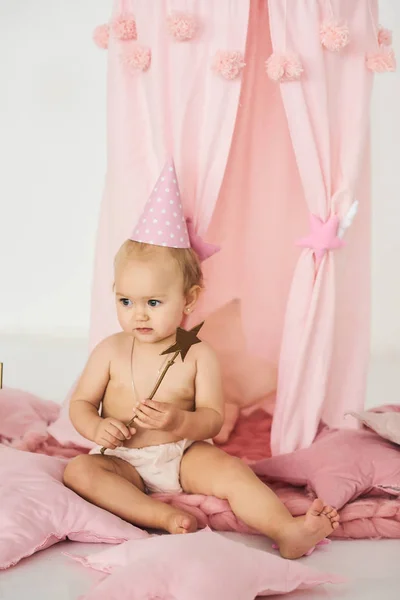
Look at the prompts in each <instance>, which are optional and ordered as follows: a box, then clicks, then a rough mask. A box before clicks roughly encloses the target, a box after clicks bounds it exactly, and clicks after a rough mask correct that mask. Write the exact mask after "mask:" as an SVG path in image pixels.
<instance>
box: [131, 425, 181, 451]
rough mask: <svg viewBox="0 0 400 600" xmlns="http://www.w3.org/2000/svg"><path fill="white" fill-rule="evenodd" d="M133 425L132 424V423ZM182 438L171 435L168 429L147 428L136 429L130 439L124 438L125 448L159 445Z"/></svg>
mask: <svg viewBox="0 0 400 600" xmlns="http://www.w3.org/2000/svg"><path fill="white" fill-rule="evenodd" d="M133 427H134V425H133ZM181 439H182V438H181V437H177V436H176V435H173V434H172V433H171V432H170V431H154V430H149V429H139V428H138V429H137V430H136V433H135V434H134V435H133V436H132V437H131V439H130V440H126V442H125V443H124V446H125V447H126V448H145V447H147V446H159V445H160V444H170V443H171V442H179V441H180V440H181Z"/></svg>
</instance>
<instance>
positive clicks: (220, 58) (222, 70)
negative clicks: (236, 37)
mask: <svg viewBox="0 0 400 600" xmlns="http://www.w3.org/2000/svg"><path fill="white" fill-rule="evenodd" d="M245 66H246V63H245V62H244V60H243V54H242V53H241V52H237V51H229V50H218V52H217V53H216V54H215V56H214V60H213V63H212V69H213V71H214V72H215V73H218V75H221V77H224V78H225V79H236V77H239V75H240V73H241V71H242V69H243V67H245Z"/></svg>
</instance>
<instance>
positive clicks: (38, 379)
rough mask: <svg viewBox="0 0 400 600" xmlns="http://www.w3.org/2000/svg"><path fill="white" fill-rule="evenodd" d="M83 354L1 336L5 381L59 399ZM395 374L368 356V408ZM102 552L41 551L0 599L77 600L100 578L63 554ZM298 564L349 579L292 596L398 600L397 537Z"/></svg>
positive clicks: (1, 588)
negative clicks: (345, 581)
mask: <svg viewBox="0 0 400 600" xmlns="http://www.w3.org/2000/svg"><path fill="white" fill-rule="evenodd" d="M85 356H86V343H85V341H84V340H75V339H70V340H66V339H63V340H57V339H50V338H48V339H47V338H22V337H11V336H0V361H1V362H3V363H4V385H5V386H10V387H18V388H21V389H24V390H28V391H31V392H33V393H36V394H38V395H39V396H41V397H43V398H46V399H52V400H55V401H56V402H61V401H62V400H63V397H64V396H65V394H66V393H67V391H68V389H69V387H70V385H71V382H73V380H74V379H75V378H76V376H77V375H78V373H79V371H80V369H81V368H82V366H83V364H84V361H85ZM399 372H400V357H386V358H382V359H376V360H374V361H372V364H371V371H370V379H369V389H368V398H367V406H368V407H371V406H375V405H378V404H383V403H385V404H387V403H399V402H400V394H399V388H400V383H399V382H398V381H397V379H398V374H399ZM225 535H228V536H232V537H236V538H237V537H240V539H241V540H242V541H243V542H245V543H247V544H251V545H254V546H257V547H260V548H263V549H265V550H266V551H272V550H271V544H270V543H269V541H268V540H266V539H262V538H259V537H251V536H238V535H237V534H225ZM0 536H1V532H0ZM101 549H102V546H101V545H98V544H78V543H76V542H64V543H60V544H57V545H56V546H53V547H52V548H49V549H48V550H45V551H43V552H39V553H38V554H36V555H35V556H33V557H31V558H29V559H26V560H25V561H23V562H22V563H20V564H19V565H17V566H16V567H14V568H12V569H9V570H8V571H4V572H1V573H0V600H22V599H23V598H24V599H25V598H29V599H30V600H39V599H40V600H53V599H54V598H57V600H77V599H78V598H79V596H80V595H81V594H84V593H85V592H87V591H88V590H89V589H90V587H91V586H92V585H93V584H94V583H95V582H96V581H98V580H99V579H100V578H101V575H100V574H98V573H96V572H92V571H90V570H88V569H85V568H84V567H81V566H80V565H78V564H75V563H73V562H72V561H70V560H69V559H68V558H67V557H65V556H63V552H65V551H68V552H73V553H79V554H89V553H91V552H94V551H100V550H101ZM302 561H304V562H305V563H306V564H308V565H309V566H313V567H315V568H319V569H321V570H324V571H329V572H331V573H335V574H338V575H341V576H345V577H347V578H348V582H347V583H346V584H344V585H340V586H325V587H323V588H319V589H317V590H314V591H312V592H298V593H294V594H292V595H290V596H288V597H290V598H293V599H300V598H302V599H303V600H305V599H307V600H320V599H326V598H332V599H338V600H361V599H362V600H373V599H374V600H375V599H376V600H378V599H380V598H384V599H385V600H398V598H399V597H400V568H399V561H400V540H379V541H370V540H361V541H346V542H339V541H336V542H333V543H332V544H330V545H329V546H327V547H326V548H323V549H322V550H318V551H316V552H314V554H313V555H312V556H310V557H308V558H304V559H302ZM187 600H190V598H188V599H187ZM205 600H206V599H205ZM221 600H231V599H230V598H221Z"/></svg>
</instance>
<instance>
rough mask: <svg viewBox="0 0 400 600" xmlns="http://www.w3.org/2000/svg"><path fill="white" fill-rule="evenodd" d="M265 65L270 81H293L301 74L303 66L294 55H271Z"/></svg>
mask: <svg viewBox="0 0 400 600" xmlns="http://www.w3.org/2000/svg"><path fill="white" fill-rule="evenodd" d="M265 65H266V70H267V75H268V77H269V78H270V79H272V81H280V82H284V81H295V80H297V79H300V77H301V75H302V73H303V66H302V64H301V62H300V59H299V57H298V56H297V55H296V54H286V55H285V56H284V55H283V54H271V56H270V57H269V59H268V60H267V62H266V63H265Z"/></svg>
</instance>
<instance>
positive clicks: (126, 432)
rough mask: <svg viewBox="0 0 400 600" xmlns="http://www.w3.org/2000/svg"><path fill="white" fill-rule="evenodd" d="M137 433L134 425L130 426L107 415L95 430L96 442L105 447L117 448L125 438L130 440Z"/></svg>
mask: <svg viewBox="0 0 400 600" xmlns="http://www.w3.org/2000/svg"><path fill="white" fill-rule="evenodd" d="M135 433H136V429H134V428H133V427H131V428H128V427H127V426H126V425H124V423H122V422H121V421H118V419H113V418H111V417H107V418H106V419H102V420H101V421H100V422H99V424H98V426H97V428H96V431H95V434H94V440H93V441H94V442H96V444H98V445H99V446H104V448H110V449H111V450H115V448H118V446H122V445H123V443H124V442H125V440H129V439H130V438H131V437H132V435H134V434H135Z"/></svg>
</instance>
